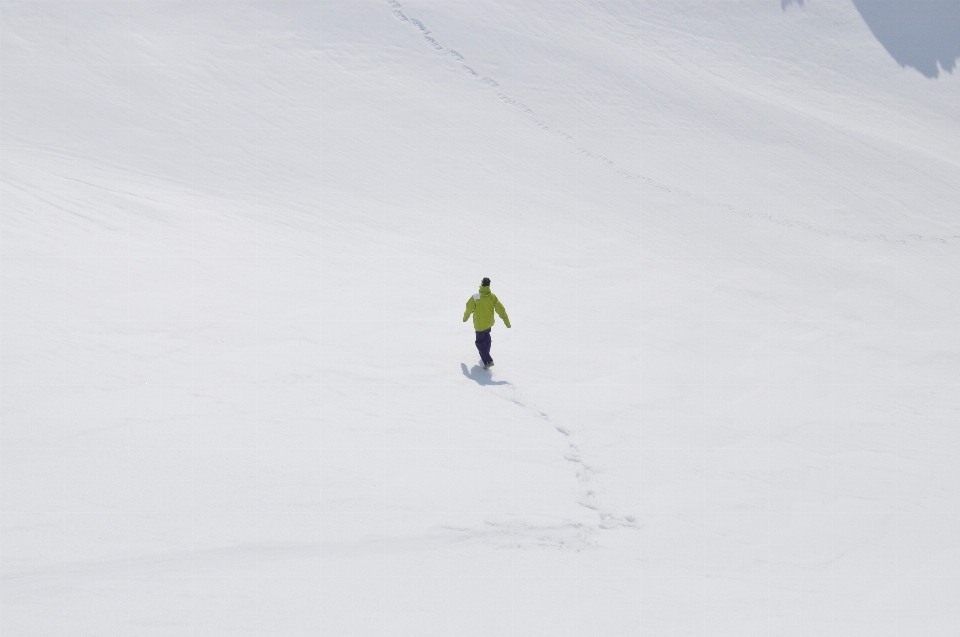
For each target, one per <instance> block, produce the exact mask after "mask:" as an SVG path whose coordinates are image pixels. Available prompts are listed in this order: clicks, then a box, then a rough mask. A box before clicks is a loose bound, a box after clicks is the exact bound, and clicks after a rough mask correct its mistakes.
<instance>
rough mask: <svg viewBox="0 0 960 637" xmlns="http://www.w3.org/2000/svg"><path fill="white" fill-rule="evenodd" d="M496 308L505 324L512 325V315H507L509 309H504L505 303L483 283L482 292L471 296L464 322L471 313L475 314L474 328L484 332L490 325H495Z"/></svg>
mask: <svg viewBox="0 0 960 637" xmlns="http://www.w3.org/2000/svg"><path fill="white" fill-rule="evenodd" d="M494 310H496V312H497V314H499V315H500V318H502V319H503V324H504V325H506V326H507V327H510V317H509V316H507V310H506V309H504V307H503V303H501V302H500V299H498V298H497V295H496V294H493V293H492V292H490V287H489V286H487V285H481V286H480V292H479V293H478V294H474V295H473V296H471V297H470V299H469V300H468V301H467V309H466V311H464V313H463V322H464V323H466V322H467V319H468V318H470V315H471V314H473V329H475V330H477V331H478V332H482V331H483V330H485V329H487V328H489V327H493V324H494V323H495V322H496V319H495V318H494V317H493V312H494Z"/></svg>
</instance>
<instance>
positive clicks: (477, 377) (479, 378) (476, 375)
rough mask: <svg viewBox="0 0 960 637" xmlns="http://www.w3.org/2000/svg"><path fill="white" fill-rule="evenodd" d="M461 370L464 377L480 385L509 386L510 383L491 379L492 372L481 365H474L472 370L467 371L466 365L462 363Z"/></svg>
mask: <svg viewBox="0 0 960 637" xmlns="http://www.w3.org/2000/svg"><path fill="white" fill-rule="evenodd" d="M460 370H461V371H462V372H463V375H464V376H466V377H467V378H469V379H470V380H472V381H473V382H475V383H476V384H478V385H509V384H510V383H509V382H507V381H505V380H493V378H491V377H490V372H488V371H485V370H484V369H483V368H482V367H480V366H479V365H474V366H473V368H472V369H469V370H468V369H467V366H466V364H464V363H460Z"/></svg>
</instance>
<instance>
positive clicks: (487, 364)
mask: <svg viewBox="0 0 960 637" xmlns="http://www.w3.org/2000/svg"><path fill="white" fill-rule="evenodd" d="M491 367H493V360H491V361H490V362H489V363H486V364H484V366H483V368H484V369H490V368H491Z"/></svg>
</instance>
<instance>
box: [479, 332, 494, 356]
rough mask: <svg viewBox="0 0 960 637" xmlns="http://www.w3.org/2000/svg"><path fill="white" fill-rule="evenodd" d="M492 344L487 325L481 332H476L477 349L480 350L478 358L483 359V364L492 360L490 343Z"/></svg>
mask: <svg viewBox="0 0 960 637" xmlns="http://www.w3.org/2000/svg"><path fill="white" fill-rule="evenodd" d="M492 344H493V342H492V341H491V340H490V328H489V327H488V328H487V329H485V330H483V331H482V332H477V351H478V352H480V360H482V361H483V364H484V365H486V364H487V363H489V362H490V361H492V360H493V359H492V358H490V345H492Z"/></svg>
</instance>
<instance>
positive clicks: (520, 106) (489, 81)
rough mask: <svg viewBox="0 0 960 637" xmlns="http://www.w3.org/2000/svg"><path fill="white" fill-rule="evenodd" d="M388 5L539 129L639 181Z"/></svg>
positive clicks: (396, 4)
mask: <svg viewBox="0 0 960 637" xmlns="http://www.w3.org/2000/svg"><path fill="white" fill-rule="evenodd" d="M387 4H388V5H390V8H391V9H393V15H394V16H395V17H396V18H397V20H399V21H400V22H404V23H406V24H410V25H412V26H413V27H414V28H416V29H417V31H419V32H420V34H421V35H422V36H423V39H424V40H426V42H427V44H429V45H430V47H431V48H433V49H434V50H435V51H437V52H438V53H445V54H446V55H449V56H450V57H452V58H453V59H454V60H456V61H457V62H459V63H460V68H462V69H463V72H464V73H466V74H467V75H469V76H470V77H471V78H473V79H475V80H479V81H480V82H482V83H483V84H484V85H485V86H487V87H488V88H490V89H491V90H493V91H495V92H496V94H497V98H499V99H500V101H502V102H503V103H504V104H507V105H509V106H512V107H514V108H516V109H517V110H519V111H521V112H522V113H523V114H524V115H526V116H527V117H529V118H530V119H531V120H533V122H534V123H535V124H536V125H537V127H538V128H541V129H543V130H544V131H548V132H552V133H553V134H555V135H557V136H559V137H562V138H563V139H564V140H566V141H568V142H570V143H572V144H574V145H575V146H576V151H577V153H579V154H581V155H583V156H584V157H587V158H589V159H593V160H595V161H599V162H601V163H602V164H604V165H606V166H607V167H608V168H610V169H611V170H613V171H614V172H615V173H616V174H617V175H618V176H620V177H622V178H623V179H638V175H634V174H632V173H629V172H627V171H626V170H623V169H622V168H620V167H619V166H617V165H616V164H615V163H614V162H613V161H612V160H610V159H609V158H607V157H604V156H603V155H600V154H598V153H594V152H592V151H590V150H589V149H587V148H584V147H583V146H580V145H579V144H577V141H576V140H575V139H574V138H573V136H572V135H570V134H569V133H567V132H565V131H562V130H560V129H558V128H553V127H551V126H549V125H548V124H546V123H545V122H544V121H543V120H542V119H540V118H539V117H538V116H537V115H536V113H534V112H533V110H532V109H531V108H530V107H529V106H527V105H526V104H524V103H523V102H520V101H518V100H516V99H514V98H513V97H511V96H510V95H509V94H508V93H506V92H505V91H504V90H503V89H502V88H501V87H500V83H499V82H497V81H496V80H495V79H493V78H490V77H487V76H485V75H481V74H480V73H477V72H476V71H475V70H474V69H473V68H471V67H470V66H469V65H468V64H467V60H466V59H465V58H464V57H463V56H462V55H460V53H459V52H457V51H455V50H454V49H451V48H448V47H445V46H443V45H442V44H440V42H438V41H437V39H436V38H434V37H433V35H432V33H433V32H432V31H430V29H428V28H427V27H426V25H425V24H423V22H421V21H420V20H417V19H416V18H411V17H408V16H407V15H406V14H405V13H404V12H403V7H402V6H401V5H400V3H399V2H397V0H388V1H387Z"/></svg>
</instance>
